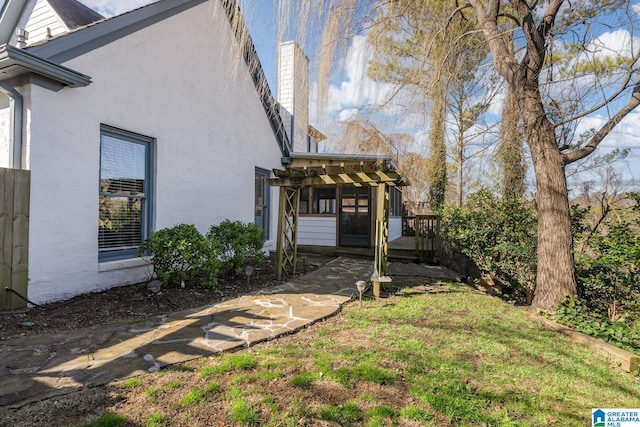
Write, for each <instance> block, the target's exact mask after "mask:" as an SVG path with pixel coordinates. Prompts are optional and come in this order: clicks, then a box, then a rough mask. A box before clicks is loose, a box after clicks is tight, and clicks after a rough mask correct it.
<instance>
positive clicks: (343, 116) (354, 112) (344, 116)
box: [338, 108, 360, 122]
mask: <svg viewBox="0 0 640 427" xmlns="http://www.w3.org/2000/svg"><path fill="white" fill-rule="evenodd" d="M359 111H360V110H359V109H358V108H347V109H346V110H342V111H340V113H338V120H340V121H341V122H346V121H348V120H354V119H355V118H357V117H358V112H359Z"/></svg>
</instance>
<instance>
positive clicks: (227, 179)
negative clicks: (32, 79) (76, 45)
mask: <svg viewBox="0 0 640 427" xmlns="http://www.w3.org/2000/svg"><path fill="white" fill-rule="evenodd" d="M239 61H240V62H239ZM64 65H66V66H69V67H71V68H73V69H75V70H78V71H79V72H82V73H84V74H88V75H89V76H91V77H92V79H93V83H92V84H91V85H90V86H88V87H86V88H76V89H63V90H62V91H60V92H57V93H55V92H51V91H48V90H46V89H43V88H40V87H32V90H31V94H30V96H29V97H28V102H29V103H30V105H31V108H30V111H29V113H28V117H27V120H28V123H29V124H28V127H29V129H28V132H27V144H28V146H27V149H28V151H29V164H28V168H29V169H31V170H32V189H31V228H30V248H29V297H30V299H32V300H33V301H35V302H45V301H52V300H57V299H64V298H68V297H71V296H73V295H76V294H80V293H84V292H90V291H97V290H101V289H104V288H107V287H110V286H114V285H120V284H128V283H135V282H138V281H141V280H145V279H146V278H147V277H148V273H149V271H148V268H147V267H145V266H135V264H136V260H132V261H127V262H121V261H115V262H112V263H102V264H99V263H98V243H97V242H98V228H97V223H98V180H99V175H98V174H99V170H98V169H99V158H100V124H101V123H102V124H108V125H111V126H114V127H117V128H120V129H124V130H127V131H131V132H136V133H139V134H142V135H146V136H150V137H153V138H155V139H156V147H155V148H156V163H155V173H156V177H155V208H154V228H155V229H159V228H163V227H167V226H171V225H174V224H177V223H192V224H195V225H196V226H197V227H198V228H199V229H200V230H201V231H202V232H206V231H207V229H208V227H209V226H210V225H211V224H214V223H219V222H220V221H222V220H224V219H227V218H229V219H232V220H241V221H244V222H252V221H253V219H254V170H255V167H256V166H257V167H261V168H263V169H267V170H271V169H272V168H274V167H281V164H280V156H281V154H280V151H279V149H278V146H277V143H276V139H275V137H274V135H273V131H272V130H271V126H270V124H269V122H268V121H267V117H266V115H265V113H264V109H263V107H262V104H261V103H260V100H259V98H258V95H257V93H256V91H255V87H254V85H253V83H252V82H251V79H250V77H249V75H248V73H247V71H246V66H245V64H244V62H242V60H241V59H239V55H238V50H237V48H236V45H235V39H234V38H233V35H232V34H231V32H230V27H229V24H228V21H227V20H226V15H225V14H224V12H223V11H222V10H219V2H218V1H212V2H207V3H204V4H202V5H200V6H197V7H194V8H192V9H190V10H187V11H185V12H183V13H181V14H179V15H177V16H174V17H172V18H169V19H167V20H165V21H163V22H161V23H157V24H155V25H153V26H151V27H148V28H146V29H143V30H141V31H138V32H137V33H134V34H131V35H129V36H127V37H125V38H122V39H120V40H117V41H115V42H113V43H111V44H109V45H107V46H104V47H102V48H99V49H97V50H95V51H93V52H90V53H87V54H84V55H82V56H80V57H78V58H75V59H73V60H71V61H69V62H68V63H66V64H64ZM271 196H272V197H271V227H270V230H271V238H272V239H273V237H274V236H275V230H277V226H276V220H277V200H278V195H277V191H276V190H272V194H271ZM273 242H274V241H273V240H271V241H269V242H268V243H267V247H268V249H274V248H275V244H274V243H273ZM131 264H133V265H134V266H131ZM125 266H129V268H121V267H125Z"/></svg>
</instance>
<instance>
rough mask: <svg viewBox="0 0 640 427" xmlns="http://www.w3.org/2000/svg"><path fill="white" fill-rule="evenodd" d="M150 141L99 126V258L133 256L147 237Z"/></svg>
mask: <svg viewBox="0 0 640 427" xmlns="http://www.w3.org/2000/svg"><path fill="white" fill-rule="evenodd" d="M152 141H153V140H152V139H151V138H146V137H143V136H140V135H137V134H132V133H129V132H125V131H121V130H119V129H113V128H109V127H108V126H102V127H101V135H100V197H99V213H98V251H99V259H100V260H102V261H105V260H110V259H121V258H129V257H133V256H136V254H137V250H138V248H139V247H140V244H141V243H142V241H143V240H144V239H146V238H147V237H148V236H149V230H150V224H149V221H150V218H151V212H150V207H151V203H150V202H149V200H148V197H149V189H150V183H149V182H148V180H149V177H150V175H151V174H150V171H149V168H150V165H151V144H152Z"/></svg>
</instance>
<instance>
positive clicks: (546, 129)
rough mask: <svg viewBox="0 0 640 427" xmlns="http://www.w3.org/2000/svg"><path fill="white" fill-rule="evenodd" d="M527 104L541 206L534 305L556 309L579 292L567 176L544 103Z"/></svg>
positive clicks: (549, 309)
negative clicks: (561, 302)
mask: <svg viewBox="0 0 640 427" xmlns="http://www.w3.org/2000/svg"><path fill="white" fill-rule="evenodd" d="M530 104H537V103H530ZM527 107H528V108H525V109H524V110H522V114H523V119H524V123H525V132H526V133H527V141H528V142H529V147H530V149H531V156H532V160H533V165H534V168H535V172H536V189H537V209H538V267H537V277H536V290H535V294H534V297H533V302H532V304H531V306H532V308H533V309H541V310H548V311H553V310H555V308H556V306H557V305H558V303H559V302H560V301H561V300H562V298H563V297H565V296H566V295H570V296H575V295H577V285H576V277H575V264H574V260H573V237H572V234H571V217H570V209H569V197H568V191H567V180H566V176H565V171H564V162H563V159H562V154H561V153H560V150H559V149H558V147H557V146H556V141H555V134H554V129H553V125H552V124H551V123H550V122H549V121H548V120H547V119H546V117H545V116H544V114H543V109H542V105H541V104H540V105H529V106H527Z"/></svg>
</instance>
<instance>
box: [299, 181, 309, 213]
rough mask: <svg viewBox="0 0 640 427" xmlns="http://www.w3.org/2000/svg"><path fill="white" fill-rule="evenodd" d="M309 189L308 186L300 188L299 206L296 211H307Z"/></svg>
mask: <svg viewBox="0 0 640 427" xmlns="http://www.w3.org/2000/svg"><path fill="white" fill-rule="evenodd" d="M310 192H311V189H310V188H309V187H303V188H301V189H300V206H299V208H298V212H299V213H301V214H308V213H309V193H310Z"/></svg>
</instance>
